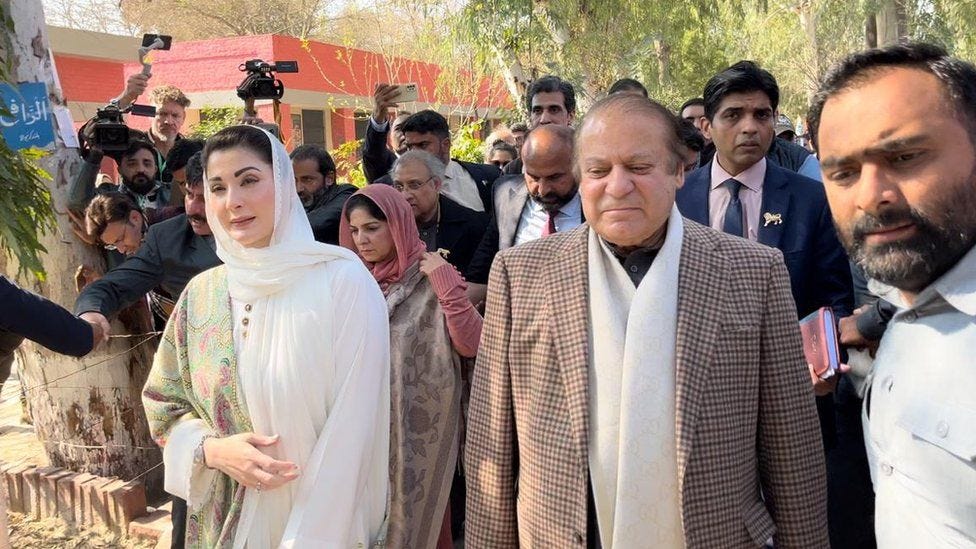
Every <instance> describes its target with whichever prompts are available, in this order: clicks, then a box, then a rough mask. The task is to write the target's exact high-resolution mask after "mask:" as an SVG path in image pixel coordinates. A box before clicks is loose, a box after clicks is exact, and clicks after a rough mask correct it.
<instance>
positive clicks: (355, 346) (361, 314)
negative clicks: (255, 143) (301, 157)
mask: <svg viewBox="0 0 976 549" xmlns="http://www.w3.org/2000/svg"><path fill="white" fill-rule="evenodd" d="M262 131H263V130H262ZM265 134H266V135H267V137H268V139H269V140H270V141H271V144H272V151H273V155H272V156H273V167H274V176H275V177H274V179H275V225H274V227H275V228H274V234H273V236H272V239H271V244H270V245H269V246H267V247H266V248H244V247H242V246H241V245H240V244H238V243H237V242H236V241H234V240H233V239H231V237H230V236H229V235H228V234H227V232H226V231H225V230H224V229H223V228H222V227H221V226H220V223H219V221H218V220H217V218H216V216H215V214H214V212H212V211H210V208H209V206H210V204H211V197H210V192H209V186H206V185H205V187H206V189H205V193H206V194H205V197H206V199H207V205H208V209H207V219H208V221H209V222H210V227H211V229H212V230H213V232H214V236H215V238H216V241H217V256H218V257H220V259H221V260H222V261H223V262H224V264H225V265H226V266H227V278H228V287H229V291H230V295H231V300H232V301H233V302H234V306H235V309H237V310H238V311H240V310H241V308H242V307H243V304H245V303H246V304H250V305H251V306H252V310H251V311H250V312H249V313H248V316H249V325H248V327H247V332H248V335H247V337H246V338H239V339H240V341H241V345H240V346H238V347H237V362H238V373H239V376H240V383H241V386H242V393H243V395H244V400H245V403H246V407H247V412H248V415H249V417H250V420H251V424H252V426H253V428H254V431H255V432H256V433H258V434H265V435H271V434H277V435H279V436H280V439H279V442H278V443H277V444H276V445H275V446H273V447H271V449H270V450H269V452H268V453H270V454H272V455H273V456H274V457H276V458H277V459H283V460H289V461H294V462H296V463H297V464H298V465H299V471H300V477H299V478H298V479H297V480H295V481H292V482H290V483H288V484H286V485H285V486H282V487H281V488H278V489H275V490H270V491H264V492H259V491H257V490H252V489H249V490H247V492H246V493H245V496H244V504H243V508H242V512H241V519H240V523H239V525H238V528H237V533H236V537H235V539H234V547H235V548H240V547H244V546H245V545H246V546H247V547H248V548H251V549H265V548H268V547H274V546H278V547H321V548H336V549H340V548H341V549H346V548H348V547H354V546H356V545H357V544H363V545H367V546H368V545H369V544H371V543H372V542H373V541H375V540H376V539H377V537H379V536H380V535H381V534H382V532H381V530H382V524H383V520H384V517H385V512H386V500H387V484H388V479H387V468H388V463H389V422H390V419H389V412H390V406H389V402H390V396H389V367H390V358H389V357H390V355H389V327H388V320H387V315H386V301H385V299H384V298H383V294H382V292H381V291H380V289H379V287H378V286H377V285H376V282H375V281H374V280H373V277H372V276H371V275H370V274H369V272H368V271H367V270H366V268H365V267H364V266H363V264H362V262H361V261H360V260H359V258H358V257H356V255H355V254H353V253H352V252H350V251H349V250H346V249H344V248H340V247H338V246H330V245H327V244H321V243H318V242H316V241H315V240H314V238H313V236H312V229H311V226H310V225H309V222H308V218H307V216H306V214H305V211H304V209H303V208H302V204H301V201H300V200H299V198H298V194H297V192H296V190H295V178H294V172H293V171H292V163H291V159H290V158H289V157H288V153H287V152H286V151H285V148H284V146H282V144H281V143H280V142H279V141H278V140H277V139H276V138H274V137H273V136H272V135H271V134H269V133H267V132H265ZM235 324H236V325H238V327H239V326H240V322H235ZM235 331H237V329H236V328H235ZM235 339H238V338H235Z"/></svg>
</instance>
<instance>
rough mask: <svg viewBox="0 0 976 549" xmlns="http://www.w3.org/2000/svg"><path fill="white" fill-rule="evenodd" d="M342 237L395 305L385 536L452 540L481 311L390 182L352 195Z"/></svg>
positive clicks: (426, 542) (408, 543) (399, 543)
mask: <svg viewBox="0 0 976 549" xmlns="http://www.w3.org/2000/svg"><path fill="white" fill-rule="evenodd" d="M341 223H342V226H341V227H340V229H339V241H340V243H341V244H342V245H343V246H345V247H346V248H349V249H350V250H353V251H354V252H356V253H357V254H358V255H359V257H360V258H362V260H363V262H364V263H366V267H367V268H368V269H369V270H370V272H371V273H372V274H373V278H375V279H376V282H378V283H379V285H380V288H381V289H382V290H383V294H384V295H385V296H386V303H387V310H388V312H389V315H390V358H391V363H390V397H391V410H390V423H391V432H390V500H391V506H390V511H389V517H388V528H389V530H388V533H387V538H386V544H387V546H388V547H393V548H411V549H413V548H416V549H429V548H430V549H432V548H434V547H437V548H441V547H452V546H453V545H452V541H451V538H452V536H451V528H450V514H449V512H448V498H449V496H450V492H451V483H452V481H453V478H454V471H455V467H456V464H457V461H458V452H459V448H460V445H461V438H462V431H463V426H462V421H461V394H462V382H461V371H462V365H463V364H465V359H469V358H473V357H474V356H475V355H477V353H478V343H479V341H480V339H481V322H482V319H481V315H479V314H478V312H477V311H476V310H475V309H474V307H473V306H472V305H471V302H470V301H469V300H468V298H467V295H466V293H465V289H466V284H465V282H464V279H463V278H461V275H460V274H458V272H457V271H456V270H455V269H454V267H453V266H452V265H451V264H450V263H448V262H447V261H445V260H444V258H443V257H441V255H440V254H438V253H428V252H427V251H426V246H425V245H424V242H423V240H421V239H420V235H419V232H418V230H417V224H416V222H415V221H414V215H413V211H412V210H411V208H410V204H409V203H408V202H407V200H406V199H405V198H404V197H403V195H402V194H401V193H399V192H398V191H396V190H394V189H393V188H392V187H389V186H386V185H370V186H368V187H366V188H364V189H361V190H360V191H359V192H357V193H356V194H354V195H352V196H351V197H350V198H349V200H348V201H347V202H346V206H345V209H344V210H343V216H342V221H341Z"/></svg>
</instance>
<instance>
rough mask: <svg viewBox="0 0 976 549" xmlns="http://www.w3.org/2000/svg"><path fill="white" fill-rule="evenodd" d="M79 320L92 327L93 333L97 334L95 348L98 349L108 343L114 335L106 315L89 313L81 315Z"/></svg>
mask: <svg viewBox="0 0 976 549" xmlns="http://www.w3.org/2000/svg"><path fill="white" fill-rule="evenodd" d="M78 318H80V319H82V320H84V321H85V322H87V323H89V324H91V325H92V331H93V332H94V333H95V345H94V347H98V346H99V345H101V344H103V343H105V342H106V341H108V336H110V335H111V334H112V325H111V324H109V323H108V319H107V318H105V315H103V314H102V313H97V312H95V311H89V312H87V313H81V315H80V316H79V317H78Z"/></svg>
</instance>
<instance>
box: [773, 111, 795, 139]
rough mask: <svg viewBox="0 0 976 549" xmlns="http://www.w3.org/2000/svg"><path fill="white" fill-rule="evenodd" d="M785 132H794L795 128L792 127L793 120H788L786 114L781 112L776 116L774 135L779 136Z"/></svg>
mask: <svg viewBox="0 0 976 549" xmlns="http://www.w3.org/2000/svg"><path fill="white" fill-rule="evenodd" d="M785 132H793V133H794V134H795V133H796V128H794V127H793V122H791V121H790V118H789V117H788V116H786V115H785V114H781V115H779V117H777V118H776V136H777V137H779V136H780V134H783V133H785Z"/></svg>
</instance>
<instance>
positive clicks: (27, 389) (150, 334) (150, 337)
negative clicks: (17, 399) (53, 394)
mask: <svg viewBox="0 0 976 549" xmlns="http://www.w3.org/2000/svg"><path fill="white" fill-rule="evenodd" d="M158 333H159V332H146V333H144V334H132V335H131V336H123V337H140V336H147V337H146V338H145V339H143V340H142V341H140V342H139V343H136V344H135V345H133V346H132V347H129V348H128V349H126V350H124V351H122V352H120V353H116V354H114V355H111V356H108V357H106V358H104V359H102V360H99V361H98V362H94V363H92V364H86V365H84V366H82V367H81V368H79V369H78V370H75V371H73V372H69V373H67V374H65V375H63V376H59V377H56V378H54V379H50V380H48V381H45V382H44V383H41V384H39V385H35V386H33V387H24V391H25V392H28V393H29V392H31V391H37V390H40V389H43V388H45V387H47V386H48V385H51V384H53V383H57V382H58V381H61V380H63V379H67V378H69V377H71V376H73V375H77V374H80V373H81V372H84V371H86V370H88V369H91V368H94V367H96V366H101V365H102V364H105V363H108V362H111V361H112V360H115V359H116V358H119V357H120V356H123V355H126V354H128V353H131V352H132V351H134V350H136V349H138V348H139V347H141V346H143V345H145V344H146V343H148V342H149V341H152V340H153V339H155V337H156V335H157V334H158ZM109 337H117V336H109Z"/></svg>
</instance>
